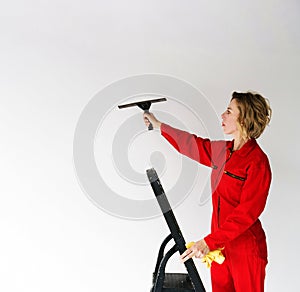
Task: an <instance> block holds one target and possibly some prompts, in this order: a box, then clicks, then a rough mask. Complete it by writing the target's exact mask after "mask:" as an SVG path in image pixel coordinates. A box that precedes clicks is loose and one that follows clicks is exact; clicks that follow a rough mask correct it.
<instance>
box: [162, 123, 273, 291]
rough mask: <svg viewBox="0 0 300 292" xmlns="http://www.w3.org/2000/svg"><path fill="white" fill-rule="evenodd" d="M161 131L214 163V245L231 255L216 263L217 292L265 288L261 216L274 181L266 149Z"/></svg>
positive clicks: (213, 273)
mask: <svg viewBox="0 0 300 292" xmlns="http://www.w3.org/2000/svg"><path fill="white" fill-rule="evenodd" d="M161 133H162V135H163V136H164V137H165V138H166V139H167V140H168V141H169V142H170V143H171V144H172V145H173V146H174V147H175V148H176V149H177V150H178V151H179V152H180V153H182V154H183V155H186V156H188V157H190V158H192V159H194V160H196V161H198V162H200V163H201V164H204V165H206V166H209V167H211V168H212V173H211V188H212V204H213V213H212V221H211V233H210V234H209V235H207V236H206V237H205V238H204V239H205V241H206V243H207V245H208V246H209V248H210V250H215V249H217V248H223V247H224V250H223V251H222V252H223V253H224V255H225V258H226V260H225V261H224V263H223V264H222V265H219V264H217V263H215V262H213V265H212V267H211V278H212V290H213V292H219V291H220V292H229V291H232V292H234V291H236V292H248V291H255V292H261V291H264V278H265V268H266V265H267V245H266V237H265V233H264V231H263V229H262V226H261V223H260V220H259V219H258V217H259V216H260V214H261V213H262V211H263V210H264V207H265V204H266V199H267V196H268V192H269V187H270V183H271V170H270V165H269V161H268V158H267V156H266V154H265V153H264V152H263V151H262V150H261V148H260V147H259V145H258V144H257V143H256V140H255V139H250V140H249V141H248V142H247V143H246V144H245V145H244V146H243V147H242V148H241V149H240V150H237V151H232V149H233V141H210V140H209V139H203V138H200V137H197V136H195V135H192V134H190V133H187V132H185V131H181V130H178V129H175V128H172V127H170V126H168V125H166V124H162V126H161Z"/></svg>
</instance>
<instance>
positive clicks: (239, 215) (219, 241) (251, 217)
mask: <svg viewBox="0 0 300 292" xmlns="http://www.w3.org/2000/svg"><path fill="white" fill-rule="evenodd" d="M270 183H271V170H270V166H269V162H268V159H267V158H265V160H264V161H263V162H261V163H253V164H251V165H250V166H249V169H248V173H247V179H246V181H245V184H244V186H243V189H242V193H241V199H240V203H239V205H238V206H237V207H235V209H234V210H233V212H232V213H231V214H230V215H229V216H228V217H227V218H226V220H225V222H224V223H223V224H222V225H221V226H220V228H219V229H217V230H216V231H215V232H212V233H211V234H209V235H207V236H206V237H205V238H204V240H205V242H206V243H207V245H208V246H209V248H210V249H211V250H214V249H217V248H222V247H224V246H225V244H226V242H228V241H231V240H233V239H235V238H237V237H238V236H239V235H241V234H242V233H243V232H245V231H246V230H247V229H248V228H250V227H251V226H252V225H253V224H254V223H255V222H256V221H257V220H258V217H259V216H260V214H261V213H262V212H263V210H264V208H265V205H266V200H267V196H268V192H269V188H270Z"/></svg>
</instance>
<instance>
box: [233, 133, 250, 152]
mask: <svg viewBox="0 0 300 292" xmlns="http://www.w3.org/2000/svg"><path fill="white" fill-rule="evenodd" d="M248 140H249V139H247V138H246V139H244V138H242V137H240V136H239V137H235V138H234V141H233V149H232V150H233V151H236V150H240V149H241V148H242V147H243V146H244V145H245V144H246V143H247V141H248Z"/></svg>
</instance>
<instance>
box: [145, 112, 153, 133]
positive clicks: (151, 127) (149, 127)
mask: <svg viewBox="0 0 300 292" xmlns="http://www.w3.org/2000/svg"><path fill="white" fill-rule="evenodd" d="M144 112H145V113H146V114H149V110H144ZM147 120H148V119H147ZM148 121H149V120H148ZM149 123H150V124H149V126H148V131H151V130H153V125H152V124H151V122H150V121H149Z"/></svg>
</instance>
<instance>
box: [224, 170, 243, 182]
mask: <svg viewBox="0 0 300 292" xmlns="http://www.w3.org/2000/svg"><path fill="white" fill-rule="evenodd" d="M224 173H225V174H227V175H228V176H230V177H232V178H235V179H238V180H240V181H245V180H246V178H245V177H242V176H239V175H236V174H234V173H232V172H229V171H227V170H224Z"/></svg>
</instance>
